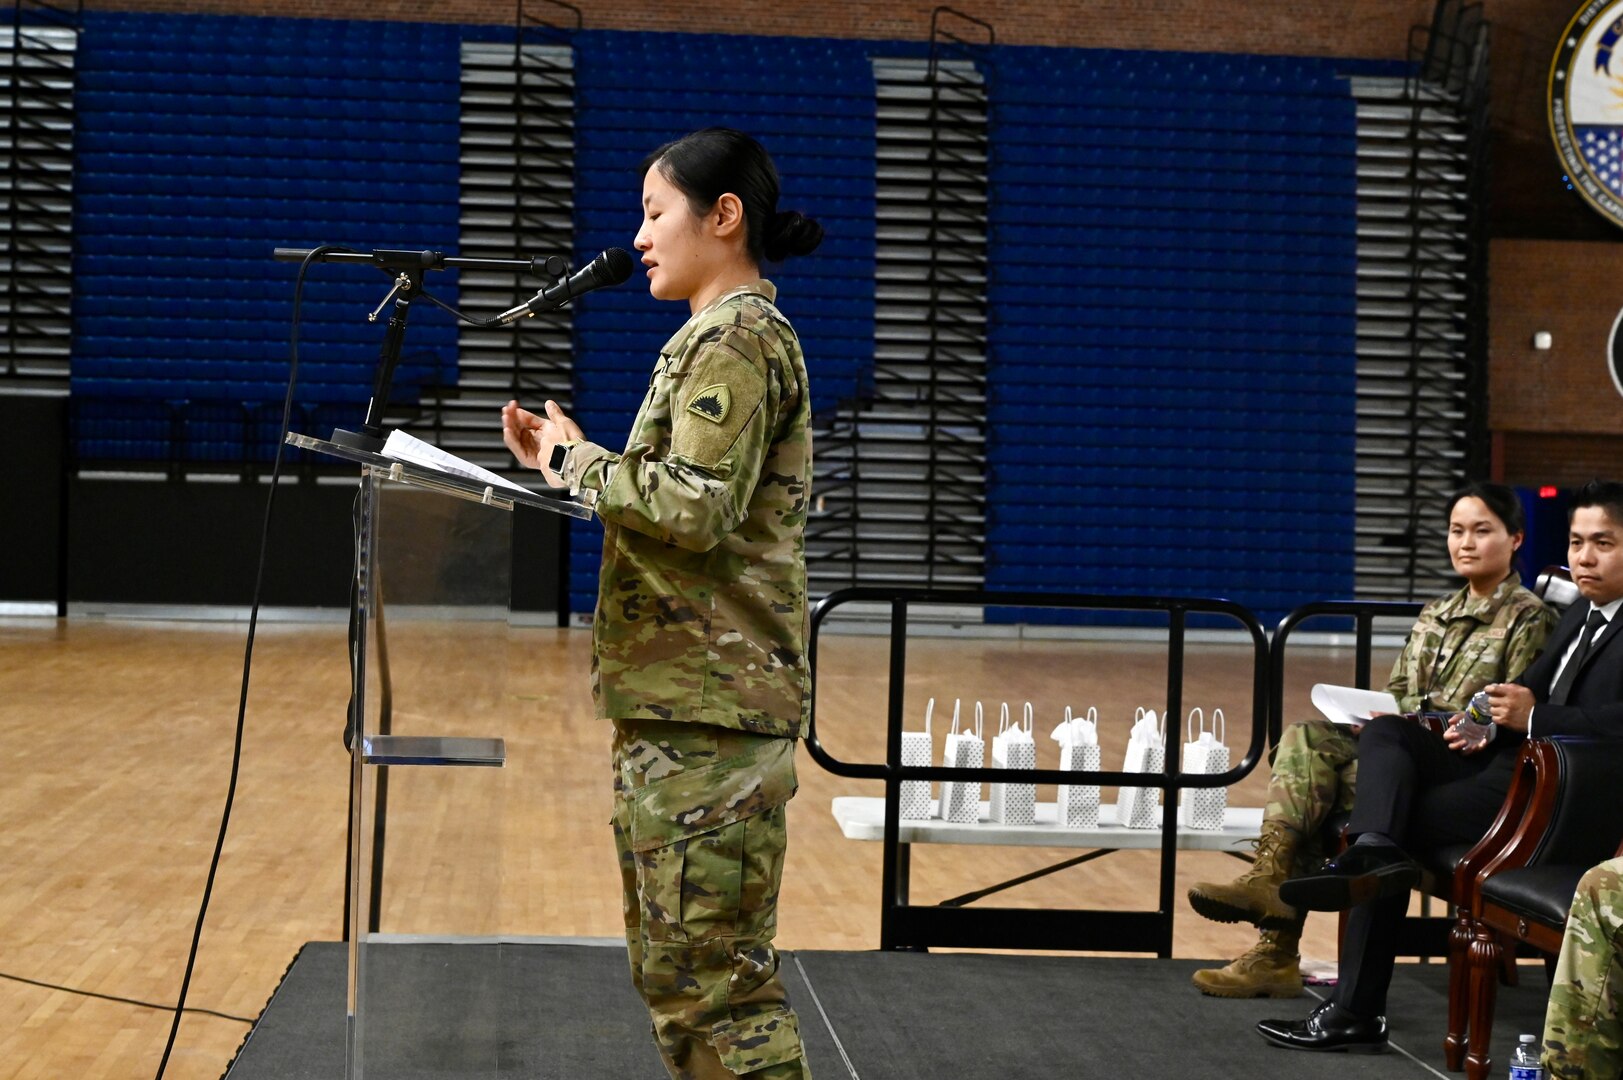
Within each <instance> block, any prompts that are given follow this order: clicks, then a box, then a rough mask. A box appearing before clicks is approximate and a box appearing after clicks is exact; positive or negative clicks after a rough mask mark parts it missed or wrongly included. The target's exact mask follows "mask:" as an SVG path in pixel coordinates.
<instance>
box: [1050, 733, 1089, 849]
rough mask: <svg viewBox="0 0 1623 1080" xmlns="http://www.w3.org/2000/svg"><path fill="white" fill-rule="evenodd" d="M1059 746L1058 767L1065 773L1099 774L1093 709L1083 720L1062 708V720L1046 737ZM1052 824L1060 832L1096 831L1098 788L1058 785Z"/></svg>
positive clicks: (1081, 785)
mask: <svg viewBox="0 0 1623 1080" xmlns="http://www.w3.org/2000/svg"><path fill="white" fill-rule="evenodd" d="M1049 738H1051V739H1053V740H1054V741H1055V742H1057V743H1059V767H1060V768H1061V769H1064V770H1065V771H1067V772H1098V771H1099V767H1100V766H1099V714H1098V713H1097V712H1095V711H1094V710H1093V708H1092V707H1089V709H1088V715H1087V716H1086V717H1082V716H1076V717H1073V716H1072V715H1071V707H1070V706H1069V705H1067V706H1065V719H1064V720H1062V721H1060V725H1059V727H1057V728H1055V729H1054V730H1053V733H1052V734H1051V735H1050V736H1049ZM1054 824H1055V825H1058V826H1059V827H1060V828H1062V829H1096V828H1098V827H1099V785H1098V784H1061V785H1059V805H1058V807H1057V808H1056V812H1055V815H1054Z"/></svg>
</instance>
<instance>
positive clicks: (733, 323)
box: [563, 281, 811, 736]
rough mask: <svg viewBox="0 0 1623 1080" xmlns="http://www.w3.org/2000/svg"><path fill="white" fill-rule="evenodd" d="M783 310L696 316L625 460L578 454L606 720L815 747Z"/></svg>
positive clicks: (713, 308) (736, 301)
mask: <svg viewBox="0 0 1623 1080" xmlns="http://www.w3.org/2000/svg"><path fill="white" fill-rule="evenodd" d="M775 297H776V289H774V287H773V286H772V283H771V282H768V281H755V282H752V283H751V284H749V285H746V286H743V287H741V288H738V289H734V290H732V291H731V292H728V293H726V294H724V295H722V296H720V297H718V298H717V299H716V300H715V301H713V302H712V303H710V304H709V305H707V306H706V307H705V308H704V310H702V311H700V312H698V313H696V314H695V315H694V316H693V317H692V318H691V319H689V320H688V321H687V323H686V325H684V326H683V327H682V329H681V330H679V331H677V333H676V335H675V336H674V337H672V338H671V339H670V341H668V342H666V343H665V347H664V348H663V349H661V350H660V355H659V363H658V365H657V366H656V367H655V369H654V373H653V377H652V379H651V380H650V383H649V386H648V394H647V396H646V397H645V398H644V399H643V403H642V408H641V410H640V411H639V412H638V414H637V419H636V422H635V423H634V424H633V425H632V428H631V434H630V437H629V439H628V440H627V442H626V448H625V450H624V451H623V452H622V453H619V454H616V453H613V452H611V451H609V450H607V449H605V448H603V447H601V446H598V445H595V444H593V443H581V444H579V445H577V446H576V447H575V448H574V449H573V450H572V451H571V452H570V454H569V457H568V459H567V463H566V465H565V466H564V477H563V479H564V481H565V482H566V483H568V484H569V486H570V488H571V490H573V491H576V492H578V493H579V494H580V495H581V497H582V498H583V499H585V500H586V501H588V502H590V503H592V504H593V505H594V508H595V509H596V511H597V516H598V517H599V518H601V519H602V521H603V563H602V569H601V570H600V572H599V579H598V592H597V613H596V616H595V617H594V619H593V623H592V635H593V649H592V668H593V671H592V694H593V699H594V701H595V702H596V708H597V715H598V716H599V717H600V718H604V719H625V720H637V719H659V720H676V721H688V722H694V723H702V724H713V725H716V726H718V727H723V728H734V729H737V730H740V731H747V732H754V733H757V734H761V735H778V736H801V735H804V734H805V730H806V721H807V717H808V714H809V707H810V701H809V698H808V694H807V681H808V680H807V666H806V637H807V619H808V612H807V608H806V548H805V528H806V505H807V498H808V494H809V488H810V481H811V400H810V396H809V394H808V391H807V382H806V362H805V359H804V357H803V356H802V355H801V352H800V342H799V340H798V339H797V338H796V336H795V332H794V329H793V327H791V326H790V325H789V323H788V321H787V320H786V319H784V317H783V315H782V314H781V313H779V311H778V309H777V308H776V307H775V306H774V305H773V300H774V298H775Z"/></svg>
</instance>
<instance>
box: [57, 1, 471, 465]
mask: <svg viewBox="0 0 1623 1080" xmlns="http://www.w3.org/2000/svg"><path fill="white" fill-rule="evenodd" d="M459 36H460V32H459V30H458V28H456V27H454V26H436V25H431V24H425V23H386V22H339V21H328V20H317V19H264V18H244V17H216V16H196V15H185V16H180V15H145V14H128V13H119V12H89V13H87V14H86V16H85V31H84V33H83V35H82V36H81V38H80V46H79V57H78V87H77V91H76V102H77V110H78V130H77V133H76V139H75V142H76V153H77V160H76V163H75V185H76V192H75V230H76V237H75V239H76V243H77V247H78V252H77V255H76V257H75V264H74V273H75V283H74V290H75V297H74V302H75V319H74V344H73V350H74V353H73V387H72V388H73V395H74V400H75V411H76V417H77V419H76V425H75V432H76V436H75V437H76V444H77V449H78V453H79V455H80V456H81V457H83V458H90V459H96V458H101V459H107V458H123V459H134V460H159V461H161V460H165V459H168V458H170V457H171V456H172V455H176V454H179V455H180V456H182V457H185V458H187V459H190V460H200V461H241V460H243V459H244V457H249V458H259V459H265V458H268V457H269V456H270V455H271V454H272V453H274V449H275V447H274V443H275V438H276V434H277V427H278V424H277V423H276V421H277V420H279V418H280V408H279V404H280V402H281V400H282V398H283V395H284V393H285V391H286V385H287V375H288V372H287V340H288V330H289V317H290V315H291V296H292V280H293V276H294V272H295V268H294V266H292V265H291V264H279V263H275V262H273V261H272V260H271V257H270V254H271V249H272V248H275V247H311V246H314V245H316V244H319V243H341V244H347V245H350V246H352V247H355V248H360V249H370V248H377V247H403V248H413V249H417V248H434V249H436V250H443V251H446V252H447V253H452V254H454V253H455V246H456V243H457V237H458V223H457V218H458V205H457V201H458V193H459V165H458V155H459V148H458V137H459V112H460V106H459V95H460V78H461V70H460V58H459V52H458V50H459V44H458V43H459ZM403 71H405V72H409V73H410V80H409V85H410V87H411V92H410V93H409V94H402V93H401V92H400V91H401V85H402V83H401V78H400V77H401V73H402V72H403ZM388 287H389V282H388V278H387V277H386V276H385V275H384V274H382V273H380V272H378V271H376V270H371V269H367V268H364V267H339V266H318V267H315V268H313V270H312V272H311V276H310V279H309V280H308V282H307V284H306V288H305V306H304V317H303V330H302V335H301V342H302V349H301V358H302V361H303V367H302V370H301V378H300V392H299V395H298V398H297V403H298V409H297V411H296V412H295V414H294V416H295V424H297V425H299V426H301V427H307V428H310V429H312V430H315V429H320V428H325V427H330V426H331V425H332V424H333V423H341V424H344V425H346V426H350V427H354V426H357V425H358V424H359V423H360V421H361V419H362V416H363V414H364V412H365V404H366V400H367V398H368V396H369V394H370V390H371V383H372V377H373V372H374V368H375V366H376V360H377V354H378V348H379V345H380V344H381V341H382V334H383V327H382V326H381V325H380V324H370V323H368V322H366V314H367V312H369V311H370V310H371V309H372V308H374V307H375V306H376V305H377V303H378V302H379V301H380V300H381V299H382V298H383V295H384V293H385V292H387V291H388ZM429 288H430V290H431V291H432V292H434V293H435V294H436V295H438V296H440V297H441V298H442V299H444V300H446V301H447V302H448V303H453V304H454V303H455V302H456V296H457V290H456V282H455V278H454V275H449V274H446V275H440V274H435V275H433V276H431V277H430V279H429ZM455 380H456V330H455V327H454V325H453V324H452V322H451V320H450V318H449V317H448V316H446V315H444V314H443V313H441V312H439V311H437V310H435V309H433V308H431V307H430V306H429V305H427V304H418V305H416V310H414V311H413V313H412V317H411V327H410V329H409V331H408V333H407V337H406V347H405V354H404V360H403V362H402V364H401V367H400V369H399V370H398V372H397V374H396V382H395V386H396V391H395V397H396V399H397V400H402V401H410V400H414V399H415V397H416V395H417V392H418V388H419V387H420V386H422V385H424V384H426V383H430V382H442V381H448V382H452V383H454V382H455Z"/></svg>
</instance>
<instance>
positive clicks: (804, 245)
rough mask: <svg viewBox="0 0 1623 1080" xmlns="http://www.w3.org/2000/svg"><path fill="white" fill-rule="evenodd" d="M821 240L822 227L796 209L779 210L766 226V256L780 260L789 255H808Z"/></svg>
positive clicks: (776, 260)
mask: <svg viewBox="0 0 1623 1080" xmlns="http://www.w3.org/2000/svg"><path fill="white" fill-rule="evenodd" d="M822 242H823V227H822V226H821V225H819V224H818V223H817V220H816V219H815V218H809V217H807V216H805V215H804V214H802V213H800V212H799V211H798V210H780V211H779V212H778V213H776V214H773V215H772V220H771V221H769V222H768V223H767V226H766V257H767V261H769V262H782V261H783V260H785V259H787V258H788V257H789V256H791V255H810V254H811V253H812V252H813V251H816V250H817V245H818V244H821V243H822Z"/></svg>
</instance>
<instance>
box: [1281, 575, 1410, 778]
mask: <svg viewBox="0 0 1623 1080" xmlns="http://www.w3.org/2000/svg"><path fill="white" fill-rule="evenodd" d="M1420 608H1421V605H1420V604H1418V603H1414V602H1412V601H1405V600H1325V601H1320V602H1318V603H1313V604H1303V605H1302V606H1301V607H1299V608H1296V609H1295V610H1294V611H1292V612H1291V613H1290V614H1288V615H1286V616H1285V617H1284V618H1283V619H1281V620H1280V622H1279V627H1278V628H1277V629H1276V630H1275V631H1274V641H1273V647H1272V649H1271V650H1270V654H1271V655H1270V664H1269V673H1268V744H1269V745H1270V746H1272V745H1275V744H1277V743H1278V742H1279V736H1280V735H1281V734H1282V733H1283V730H1284V725H1285V648H1286V646H1287V645H1288V644H1289V643H1290V637H1291V633H1292V631H1294V630H1295V629H1296V628H1297V627H1298V626H1300V625H1301V624H1302V623H1304V622H1307V621H1308V620H1310V619H1321V618H1332V617H1340V618H1351V619H1352V620H1353V650H1354V652H1353V685H1354V686H1356V687H1358V688H1359V689H1360V690H1368V689H1369V681H1370V664H1371V663H1372V662H1373V657H1374V652H1375V620H1376V619H1381V618H1399V619H1408V620H1413V619H1414V617H1415V616H1416V615H1418V614H1420Z"/></svg>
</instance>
